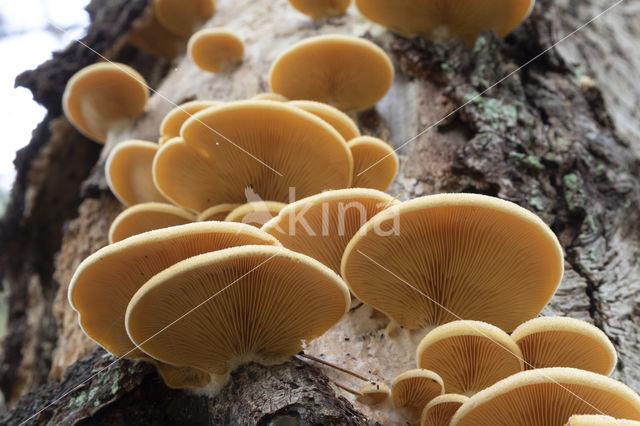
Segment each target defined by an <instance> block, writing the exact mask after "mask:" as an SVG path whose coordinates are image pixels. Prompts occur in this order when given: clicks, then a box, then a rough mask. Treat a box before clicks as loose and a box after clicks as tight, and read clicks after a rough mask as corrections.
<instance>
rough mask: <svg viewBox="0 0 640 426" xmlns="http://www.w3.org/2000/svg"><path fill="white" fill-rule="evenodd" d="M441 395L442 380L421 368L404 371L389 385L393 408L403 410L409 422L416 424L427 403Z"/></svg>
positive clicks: (442, 388) (442, 391) (433, 373)
mask: <svg viewBox="0 0 640 426" xmlns="http://www.w3.org/2000/svg"><path fill="white" fill-rule="evenodd" d="M443 393H444V384H443V382H442V378H440V376H439V375H438V374H436V373H435V372H433V371H429V370H425V369H421V368H417V369H414V370H409V371H405V372H404V373H402V374H400V375H399V376H398V377H396V378H395V379H394V380H393V383H392V384H391V398H392V400H393V406H394V407H396V408H402V409H404V410H405V413H406V415H407V417H408V419H409V420H410V421H411V422H417V421H418V420H419V419H420V414H421V413H422V410H423V409H424V407H425V406H426V405H427V404H428V403H429V401H431V400H432V399H433V398H435V397H437V396H439V395H442V394H443Z"/></svg>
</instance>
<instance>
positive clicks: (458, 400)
mask: <svg viewBox="0 0 640 426" xmlns="http://www.w3.org/2000/svg"><path fill="white" fill-rule="evenodd" d="M468 399H469V397H468V396H464V395H460V394H456V393H447V394H444V395H440V396H437V397H435V398H433V399H432V400H431V402H429V403H428V404H427V406H426V407H425V408H424V410H423V411H422V416H421V421H420V426H449V422H451V418H452V417H453V415H454V414H456V411H458V408H460V406H461V405H462V404H464V403H465V402H466V401H467V400H468Z"/></svg>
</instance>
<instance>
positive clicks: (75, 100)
mask: <svg viewBox="0 0 640 426" xmlns="http://www.w3.org/2000/svg"><path fill="white" fill-rule="evenodd" d="M148 97H149V89H148V87H147V83H146V81H145V79H144V77H142V76H141V75H140V73H138V72H137V71H136V70H134V69H133V68H131V67H130V66H128V65H125V64H119V63H113V62H100V63H97V64H93V65H89V66H87V67H85V68H83V69H81V70H80V71H78V72H77V73H75V74H74V75H73V76H72V77H71V78H70V79H69V81H68V82H67V85H66V87H65V90H64V93H63V95H62V108H63V110H64V115H65V116H66V117H67V119H68V120H69V121H70V122H71V124H72V125H73V127H75V128H76V129H77V130H78V131H79V132H80V133H82V134H84V135H85V136H86V137H88V138H89V139H91V140H93V141H95V142H99V143H105V142H107V141H109V143H110V145H111V144H113V143H115V142H117V141H118V138H119V137H120V135H121V134H122V133H123V132H124V131H125V129H126V128H127V127H129V126H130V125H131V123H132V121H133V120H134V119H135V118H136V117H137V116H138V115H140V114H141V113H142V111H143V110H144V107H145V105H146V104H147V98H148Z"/></svg>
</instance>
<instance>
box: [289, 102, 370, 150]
mask: <svg viewBox="0 0 640 426" xmlns="http://www.w3.org/2000/svg"><path fill="white" fill-rule="evenodd" d="M289 105H293V106H296V107H298V108H302V109H303V110H305V111H307V112H310V113H311V114H313V115H317V116H318V117H320V118H321V119H323V120H324V121H326V122H327V123H329V124H331V126H333V128H334V129H336V130H337V131H338V133H340V135H341V136H342V137H343V138H344V140H345V141H350V140H351V139H353V138H355V137H358V136H360V129H358V126H357V125H356V123H354V122H353V120H352V119H351V118H350V117H349V116H348V115H347V114H345V113H344V112H342V111H340V110H339V109H337V108H334V107H332V106H331V105H327V104H323V103H322V102H314V101H290V102H289Z"/></svg>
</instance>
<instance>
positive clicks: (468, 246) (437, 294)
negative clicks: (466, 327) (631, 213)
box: [341, 194, 563, 331]
mask: <svg viewBox="0 0 640 426" xmlns="http://www.w3.org/2000/svg"><path fill="white" fill-rule="evenodd" d="M341 271H342V276H343V277H344V279H345V281H346V282H347V284H348V285H349V287H350V288H351V291H352V292H353V294H354V295H356V296H357V297H358V298H359V299H360V300H362V301H363V302H365V303H367V304H369V305H371V306H373V307H375V308H376V309H378V310H380V311H382V312H384V313H385V314H387V315H388V316H389V317H391V318H392V319H393V320H395V321H396V322H397V323H399V324H400V325H402V326H404V327H405V328H408V329H420V328H426V327H430V326H435V325H439V324H444V323H447V322H450V321H453V320H455V319H460V318H462V319H470V320H478V321H485V322H488V323H490V324H495V325H496V326H498V327H500V328H502V329H503V330H505V331H512V330H513V329H514V328H516V327H517V326H518V325H519V324H520V323H522V322H523V321H526V320H529V319H531V318H533V317H536V316H537V315H538V313H539V312H540V311H541V310H542V308H543V307H544V306H545V305H546V304H547V302H548V301H549V299H551V296H552V295H553V293H554V292H555V290H556V288H557V287H558V285H559V283H560V280H561V278H562V273H563V254H562V248H561V246H560V243H559V242H558V239H557V238H556V236H555V235H554V234H553V232H552V231H551V230H550V229H549V227H548V226H547V225H546V224H545V223H544V222H543V221H542V220H541V219H540V218H539V217H538V216H536V215H535V214H533V213H531V212H529V211H528V210H526V209H523V208H521V207H518V206H517V205H516V204H513V203H510V202H508V201H503V200H500V199H498V198H494V197H488V196H484V195H478V194H440V195H430V196H426V197H422V198H417V199H414V200H411V201H407V202H404V203H401V204H400V205H398V206H395V207H393V208H390V209H388V210H386V211H383V212H382V213H379V214H378V215H376V216H375V217H374V218H373V219H372V220H370V221H369V222H368V223H367V224H366V225H365V226H364V227H363V228H362V230H361V232H358V233H357V234H356V235H355V236H354V237H353V239H352V240H351V241H350V242H349V245H348V246H347V248H346V249H345V253H344V256H343V258H342V267H341Z"/></svg>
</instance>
